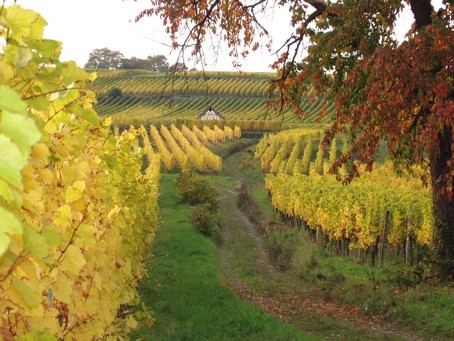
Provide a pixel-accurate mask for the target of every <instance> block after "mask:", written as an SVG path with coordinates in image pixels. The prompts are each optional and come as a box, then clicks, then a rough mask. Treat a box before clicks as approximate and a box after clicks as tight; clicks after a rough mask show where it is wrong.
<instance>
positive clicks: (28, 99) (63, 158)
mask: <svg viewBox="0 0 454 341" xmlns="http://www.w3.org/2000/svg"><path fill="white" fill-rule="evenodd" d="M45 24H46V22H45V20H44V19H43V18H42V17H41V16H40V15H39V14H37V13H35V12H33V11H31V10H26V9H23V8H21V7H20V6H17V5H13V6H9V7H2V8H1V9H0V39H1V40H2V41H3V42H4V44H3V49H2V52H0V75H1V76H0V314H1V315H0V330H1V331H2V333H3V337H6V338H7V339H14V338H20V337H28V338H29V339H46V340H51V339H65V340H91V339H102V338H106V337H107V335H109V336H110V337H112V336H116V337H122V336H125V335H127V334H128V332H129V330H130V329H131V328H134V327H136V326H137V321H136V318H137V317H141V316H150V315H151V314H149V313H147V309H148V308H146V307H145V306H142V311H141V312H140V313H139V312H138V313H137V314H133V313H132V312H130V313H123V314H119V313H118V312H119V310H120V308H121V307H124V306H125V305H128V304H133V303H132V302H134V304H136V305H137V304H139V302H138V295H137V286H138V284H139V281H140V279H141V278H142V276H143V275H144V272H145V263H146V261H147V258H148V251H147V250H148V246H149V243H150V242H151V241H152V239H153V236H154V231H155V228H156V226H157V211H158V205H157V200H158V195H159V189H158V181H159V171H160V167H159V160H158V161H154V162H150V163H149V167H148V168H147V169H146V170H145V172H143V173H142V172H141V167H142V156H143V151H141V149H140V148H139V147H138V143H137V136H138V134H139V133H138V132H137V131H136V130H131V131H125V132H123V134H122V135H121V136H120V137H118V138H115V137H114V136H113V135H112V134H111V133H110V129H109V124H110V120H109V119H106V120H104V121H101V120H100V119H99V118H98V116H97V114H96V112H95V111H94V110H93V108H92V104H93V102H94V101H95V95H94V94H93V93H92V92H91V91H89V90H88V85H89V84H90V83H91V82H92V81H93V80H94V75H93V74H88V73H86V72H85V71H84V70H82V69H80V68H78V67H77V66H76V64H75V63H74V62H60V61H59V55H60V51H61V43H59V42H56V41H53V40H47V39H43V37H42V33H43V30H44V26H45ZM144 198H146V200H144ZM147 322H151V320H150V321H147Z"/></svg>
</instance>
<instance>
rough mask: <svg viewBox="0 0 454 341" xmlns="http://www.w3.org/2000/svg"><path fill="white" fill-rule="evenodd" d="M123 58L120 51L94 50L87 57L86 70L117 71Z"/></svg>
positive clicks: (105, 48)
mask: <svg viewBox="0 0 454 341" xmlns="http://www.w3.org/2000/svg"><path fill="white" fill-rule="evenodd" d="M124 58H125V57H124V56H123V53H121V52H120V51H112V50H109V49H108V48H107V47H104V48H102V49H95V50H93V52H91V53H90V55H89V56H88V61H87V63H86V64H85V67H86V68H93V69H118V68H119V67H120V66H121V63H122V60H123V59H124Z"/></svg>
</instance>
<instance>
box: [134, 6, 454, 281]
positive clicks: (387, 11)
mask: <svg viewBox="0 0 454 341" xmlns="http://www.w3.org/2000/svg"><path fill="white" fill-rule="evenodd" d="M451 2H452V1H449V0H444V1H443V6H442V7H441V8H440V9H439V10H438V11H437V12H435V11H434V8H433V6H432V3H431V1H430V0H409V1H403V0H390V1H382V0H344V1H313V0H312V1H309V0H307V1H296V0H281V1H264V0H234V1H227V0H208V1H199V0H196V1H193V2H190V3H188V2H187V1H184V0H172V1H170V0H153V1H151V5H150V7H149V8H148V9H144V10H143V11H142V12H141V13H140V14H139V15H138V16H137V20H141V19H142V18H144V17H147V16H153V15H157V16H160V17H161V18H162V19H163V23H164V25H165V27H166V30H167V32H168V33H169V35H170V37H171V38H172V40H173V45H174V47H175V48H183V49H188V48H189V49H191V53H192V54H193V55H195V56H198V57H199V58H203V56H204V54H203V49H202V48H203V46H204V45H203V44H204V42H205V41H206V40H208V39H209V38H210V37H212V36H219V37H221V38H222V39H223V40H224V41H226V43H227V45H228V47H229V50H230V55H231V56H232V57H234V58H236V57H241V56H243V57H244V56H246V55H247V54H248V52H249V51H251V50H256V49H257V48H259V47H260V46H261V45H265V46H266V47H268V48H269V46H270V39H265V41H264V42H263V41H262V40H263V39H264V38H267V37H268V38H270V37H269V34H268V30H267V24H269V25H271V24H272V22H271V21H268V22H266V23H265V22H261V21H260V19H259V18H260V14H261V13H262V12H265V11H268V10H270V9H272V8H274V7H285V8H287V9H288V10H289V11H290V14H291V22H290V24H291V26H292V30H291V32H289V35H288V39H287V41H286V42H285V44H284V45H283V46H282V47H281V48H280V49H279V51H278V54H279V58H278V60H277V61H276V63H275V64H274V66H273V67H274V69H275V70H276V72H277V74H278V76H277V78H276V79H275V80H274V81H273V83H272V88H273V89H277V90H278V92H279V97H278V99H277V100H275V101H274V105H276V106H277V107H281V106H290V107H292V108H294V110H295V114H296V115H304V114H305V112H304V109H303V107H302V102H303V94H305V93H306V91H307V90H308V88H312V89H314V90H315V91H316V93H317V94H319V95H321V96H324V97H325V98H327V99H330V100H332V101H334V102H335V104H336V114H335V117H334V120H333V125H332V127H331V128H330V129H329V130H327V132H326V136H325V137H326V138H325V144H326V145H327V144H328V142H329V140H330V138H332V137H333V136H334V134H336V133H337V132H342V131H347V130H348V131H349V133H350V136H351V140H352V142H353V144H352V148H351V150H350V151H349V152H347V153H345V154H344V155H342V156H341V158H340V159H339V161H338V162H337V163H336V164H335V166H336V167H337V166H339V165H340V164H342V163H343V162H347V161H349V160H352V161H354V162H353V163H352V164H353V167H352V171H351V174H350V175H349V177H348V178H347V179H346V180H347V181H350V180H352V178H353V177H354V176H358V175H359V173H358V169H359V166H360V164H365V165H366V166H367V168H368V169H371V168H372V166H373V163H374V161H375V159H374V156H375V155H376V153H377V151H378V148H379V146H380V145H381V144H382V143H386V144H387V148H388V151H389V154H390V156H391V157H392V158H393V159H394V161H395V162H396V165H398V166H403V167H410V166H412V165H415V164H417V165H420V166H422V167H425V168H427V170H428V174H429V175H430V176H429V177H428V180H429V181H430V182H431V184H432V188H433V203H434V214H435V218H436V224H437V235H436V238H435V240H434V247H435V251H436V252H435V254H436V258H435V259H434V261H435V262H436V263H437V264H438V265H439V267H438V269H439V270H441V274H443V275H444V276H447V277H448V278H449V277H451V278H452V276H453V273H454V266H453V265H454V248H453V247H452V245H454V190H453V184H454V144H453V141H452V136H453V129H454V127H453V122H454V101H453V95H454V85H453V83H454V82H453V80H454V75H453V67H454V60H453V51H454V34H453V11H452V5H451ZM407 4H409V5H410V8H411V12H412V14H413V21H414V22H413V26H412V28H411V30H410V31H409V32H408V33H407V36H406V38H405V40H404V41H403V42H401V43H400V42H398V41H397V38H396V35H395V31H396V21H397V17H398V14H399V13H400V12H401V11H402V10H403V8H404V6H406V5H407ZM182 32H183V33H185V34H184V35H183V39H182V40H181V36H182V34H181V33H182ZM270 52H271V51H270Z"/></svg>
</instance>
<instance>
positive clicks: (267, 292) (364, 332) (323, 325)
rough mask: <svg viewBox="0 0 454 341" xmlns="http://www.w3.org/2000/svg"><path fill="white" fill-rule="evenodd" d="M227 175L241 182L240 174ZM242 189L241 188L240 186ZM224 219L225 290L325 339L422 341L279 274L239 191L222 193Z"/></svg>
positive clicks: (223, 191) (227, 168)
mask: <svg viewBox="0 0 454 341" xmlns="http://www.w3.org/2000/svg"><path fill="white" fill-rule="evenodd" d="M225 165H226V172H227V173H228V174H229V175H230V176H232V177H233V178H234V179H235V180H236V181H237V182H239V181H243V180H244V177H243V176H242V174H241V172H240V171H238V169H229V167H230V168H232V167H233V165H232V164H229V163H228V162H225ZM237 187H239V186H237ZM219 191H220V193H221V196H220V209H221V214H222V217H223V218H222V219H223V226H222V232H221V233H222V240H223V242H222V245H221V247H220V264H221V269H222V272H223V278H224V285H225V286H226V287H228V288H230V289H231V290H232V291H233V292H235V293H236V294H237V295H238V296H239V297H241V298H242V299H244V300H245V301H248V302H251V303H253V304H255V305H257V306H259V307H260V308H261V309H262V310H264V311H267V312H269V313H270V314H272V315H273V316H275V317H277V318H279V319H281V320H283V321H285V322H286V323H288V324H290V325H292V326H294V327H296V328H298V329H300V330H302V331H305V332H308V333H311V334H313V335H314V336H315V335H317V336H319V337H321V338H325V339H342V340H344V339H348V340H418V337H417V336H415V335H414V334H413V333H412V332H411V331H409V330H406V329H403V328H401V327H397V326H395V325H393V324H391V323H389V322H387V321H384V320H383V319H381V318H378V317H375V318H364V317H363V316H361V315H360V313H359V310H358V308H357V307H354V306H346V305H341V304H337V303H335V302H331V301H327V300H324V299H322V298H321V297H320V296H318V295H317V294H314V292H311V291H309V290H308V289H307V288H304V283H303V282H301V280H299V279H298V278H295V276H294V275H292V274H289V273H285V272H281V271H278V270H277V269H276V268H275V267H274V266H273V265H272V264H271V263H270V261H269V257H268V254H267V251H266V246H265V245H264V240H263V237H262V235H261V234H260V233H259V232H258V231H257V228H256V226H255V225H254V224H252V223H251V222H250V221H249V220H248V218H247V217H246V215H245V214H244V213H243V212H242V211H240V210H239V209H238V208H237V207H236V198H237V191H238V189H234V190H232V189H227V188H222V187H220V188H219Z"/></svg>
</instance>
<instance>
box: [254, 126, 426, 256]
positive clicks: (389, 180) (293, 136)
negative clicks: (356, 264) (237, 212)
mask: <svg viewBox="0 0 454 341" xmlns="http://www.w3.org/2000/svg"><path fill="white" fill-rule="evenodd" d="M320 139H321V130H317V129H316V130H313V129H298V130H292V131H288V132H282V133H279V134H277V135H272V136H271V135H269V136H265V137H264V138H263V139H262V140H261V141H260V143H259V144H258V145H257V149H256V157H257V158H258V159H260V160H261V165H262V167H263V169H264V171H266V172H269V173H270V174H268V175H267V177H266V187H267V189H268V191H269V193H270V195H271V198H272V203H273V206H274V207H275V209H276V211H278V212H280V213H281V214H282V216H283V217H286V218H289V219H291V220H292V221H294V222H296V223H298V225H299V226H304V227H305V228H306V229H308V231H311V232H312V233H313V237H314V239H317V242H319V241H321V243H322V244H324V245H325V246H327V245H328V241H333V242H336V243H337V248H342V247H343V248H344V251H345V252H348V250H351V249H356V250H358V252H359V254H361V251H368V250H371V252H372V258H373V259H374V260H373V262H374V263H375V259H377V257H378V255H377V254H376V253H377V252H380V253H381V254H380V257H381V260H382V259H383V257H382V254H383V253H384V248H385V246H386V245H385V244H386V243H388V244H389V245H394V246H397V247H401V248H402V249H404V250H405V249H407V251H408V248H409V246H410V245H409V243H411V241H415V242H417V243H418V244H419V245H420V246H423V247H425V246H429V247H430V246H431V245H433V241H434V232H433V231H434V221H433V215H432V203H431V195H432V193H431V189H430V188H427V187H425V186H424V185H423V184H422V183H421V181H420V180H419V179H417V177H415V174H412V175H410V174H403V175H401V176H398V175H397V174H395V172H394V170H393V169H392V166H391V165H390V164H389V163H388V162H385V163H384V164H381V165H377V166H376V168H375V169H374V170H373V171H372V172H371V173H367V172H365V173H362V174H363V175H362V176H361V178H359V179H355V180H354V181H353V183H351V184H350V185H348V186H345V185H344V184H343V183H342V182H339V181H338V180H337V179H336V178H338V177H342V176H343V175H346V174H347V170H346V169H345V168H344V169H340V170H338V174H331V165H332V164H333V163H334V162H335V160H336V159H337V157H338V156H340V154H341V153H344V152H345V151H346V150H347V149H348V139H347V138H346V137H345V136H338V137H336V138H334V139H333V142H332V145H331V146H329V148H328V149H327V150H326V151H324V150H323V149H322V148H321V147H320V144H319V142H320ZM351 166H352V165H347V166H345V167H351ZM414 172H417V173H420V172H421V171H420V170H414ZM338 242H342V243H341V244H339V243H338ZM342 245H343V246H342ZM404 256H405V257H409V256H408V253H407V254H406V255H404ZM406 261H408V260H406Z"/></svg>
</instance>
